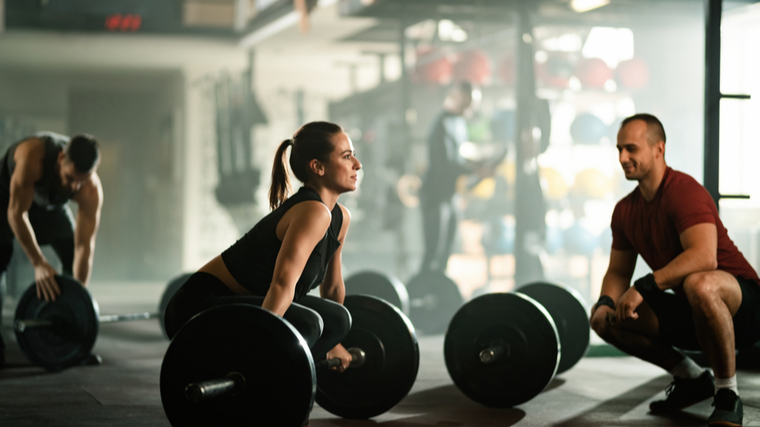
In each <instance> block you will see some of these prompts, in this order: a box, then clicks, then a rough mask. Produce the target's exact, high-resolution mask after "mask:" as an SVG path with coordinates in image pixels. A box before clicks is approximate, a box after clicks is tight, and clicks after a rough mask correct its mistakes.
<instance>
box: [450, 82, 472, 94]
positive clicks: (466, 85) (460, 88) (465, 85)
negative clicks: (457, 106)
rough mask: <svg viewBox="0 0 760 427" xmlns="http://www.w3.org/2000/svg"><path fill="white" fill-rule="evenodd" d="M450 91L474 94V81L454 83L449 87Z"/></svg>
mask: <svg viewBox="0 0 760 427" xmlns="http://www.w3.org/2000/svg"><path fill="white" fill-rule="evenodd" d="M449 93H466V94H467V95H472V83H470V82H468V81H466V80H464V81H460V82H455V83H452V85H451V87H449Z"/></svg>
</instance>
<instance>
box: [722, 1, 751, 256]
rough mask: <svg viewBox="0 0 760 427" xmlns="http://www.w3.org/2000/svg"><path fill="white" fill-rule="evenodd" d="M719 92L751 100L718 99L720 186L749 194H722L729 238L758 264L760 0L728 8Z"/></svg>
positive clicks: (725, 20)
mask: <svg viewBox="0 0 760 427" xmlns="http://www.w3.org/2000/svg"><path fill="white" fill-rule="evenodd" d="M721 27H722V31H721V37H722V43H721V92H723V93H725V94H749V95H752V99H751V100H736V99H723V100H722V101H721V104H720V192H721V194H747V195H749V196H750V199H749V200H731V199H723V200H721V202H720V208H721V217H722V219H723V222H724V224H725V226H726V228H727V229H728V230H729V235H730V236H731V239H732V240H733V241H734V243H736V245H737V246H738V247H739V250H741V251H742V253H744V256H745V257H746V258H747V260H748V261H749V262H750V264H752V266H753V267H754V268H755V270H757V268H758V266H760V251H759V250H758V237H759V235H760V233H759V232H760V168H758V167H757V159H758V158H759V156H760V137H758V135H760V121H759V120H758V118H759V117H760V80H758V78H757V76H758V75H760V44H758V43H757V41H758V40H760V5H759V4H755V5H751V6H745V7H742V8H737V9H734V10H731V11H728V12H726V13H724V16H723V22H722V25H721Z"/></svg>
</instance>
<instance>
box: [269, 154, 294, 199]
mask: <svg viewBox="0 0 760 427" xmlns="http://www.w3.org/2000/svg"><path fill="white" fill-rule="evenodd" d="M290 145H293V140H291V139H286V140H285V141H282V143H281V144H280V146H279V147H278V148H277V154H275V156H274V164H273V165H272V185H271V186H270V187H269V207H270V208H271V209H273V210H274V209H276V208H277V207H278V206H280V204H281V203H282V202H284V201H285V199H287V198H288V195H289V194H290V192H291V185H290V175H289V174H288V170H287V167H286V166H285V165H286V161H285V156H286V153H285V152H286V151H287V150H288V146H290Z"/></svg>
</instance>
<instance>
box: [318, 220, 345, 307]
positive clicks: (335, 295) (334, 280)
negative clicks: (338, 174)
mask: <svg viewBox="0 0 760 427" xmlns="http://www.w3.org/2000/svg"><path fill="white" fill-rule="evenodd" d="M339 206H340V209H341V210H342V211H343V224H342V225H341V227H340V233H339V234H338V241H339V242H340V246H339V247H338V250H337V251H335V254H334V255H333V257H332V259H331V260H330V263H329V264H328V265H327V272H326V273H325V280H324V281H323V282H322V284H321V285H320V286H319V294H320V295H321V296H322V298H326V299H329V300H332V301H335V302H337V303H339V304H343V298H344V297H345V296H346V287H345V284H344V283H343V272H342V271H341V262H342V255H341V254H342V253H343V246H344V245H345V241H346V234H348V226H349V224H350V223H351V212H349V211H348V209H346V208H345V206H342V205H339Z"/></svg>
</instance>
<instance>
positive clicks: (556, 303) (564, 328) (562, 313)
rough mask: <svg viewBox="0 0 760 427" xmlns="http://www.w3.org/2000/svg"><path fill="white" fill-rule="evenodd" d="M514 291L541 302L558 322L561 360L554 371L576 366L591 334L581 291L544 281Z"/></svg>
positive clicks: (558, 371)
mask: <svg viewBox="0 0 760 427" xmlns="http://www.w3.org/2000/svg"><path fill="white" fill-rule="evenodd" d="M517 292H520V293H522V294H525V295H527V296H529V297H531V298H533V299H534V300H536V301H538V303H539V304H541V305H543V306H544V308H546V311H548V312H549V314H550V315H551V316H552V319H553V320H554V324H555V325H556V326H557V332H558V333H559V342H560V345H561V346H562V360H561V361H560V362H559V368H558V369H557V375H559V374H561V373H563V372H566V371H567V370H569V369H570V368H572V367H573V366H575V364H576V363H578V362H579V361H580V360H581V359H582V358H583V356H585V355H586V353H587V352H588V346H589V340H590V338H591V328H590V327H589V321H588V312H587V311H586V302H585V301H584V300H583V297H582V296H581V294H580V293H578V291H576V290H575V289H571V288H568V287H565V286H562V285H557V284H552V283H546V282H534V283H529V284H527V285H524V286H521V287H520V288H519V289H517Z"/></svg>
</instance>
